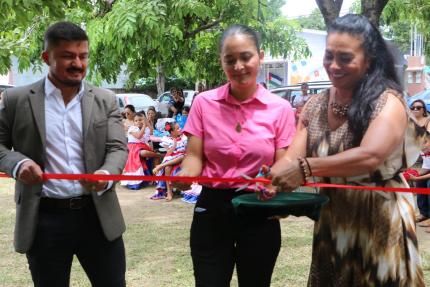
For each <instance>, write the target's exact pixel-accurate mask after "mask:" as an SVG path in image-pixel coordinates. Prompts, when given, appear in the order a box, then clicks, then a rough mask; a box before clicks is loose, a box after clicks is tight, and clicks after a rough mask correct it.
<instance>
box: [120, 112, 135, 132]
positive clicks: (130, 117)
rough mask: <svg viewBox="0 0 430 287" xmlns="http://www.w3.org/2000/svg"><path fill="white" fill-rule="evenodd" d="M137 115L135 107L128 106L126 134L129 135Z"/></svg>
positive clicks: (125, 122) (125, 120) (125, 121)
mask: <svg viewBox="0 0 430 287" xmlns="http://www.w3.org/2000/svg"><path fill="white" fill-rule="evenodd" d="M135 113H136V109H135V108H134V106H133V105H126V106H125V107H124V116H125V118H124V120H123V124H124V132H125V134H126V135H127V132H128V129H129V128H130V127H131V126H133V125H134V114H135Z"/></svg>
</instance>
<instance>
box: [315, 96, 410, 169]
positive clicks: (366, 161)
mask: <svg viewBox="0 0 430 287" xmlns="http://www.w3.org/2000/svg"><path fill="white" fill-rule="evenodd" d="M406 126H407V116H406V113H405V110H404V106H403V104H402V103H401V102H400V100H399V99H397V98H396V97H395V96H393V95H390V96H389V97H388V99H387V103H386V105H385V106H384V108H383V109H382V111H381V112H380V114H379V115H378V116H377V117H376V118H375V119H374V120H373V121H372V122H371V123H370V125H369V128H368V129H367V131H366V133H365V134H364V136H363V139H362V141H361V143H360V146H358V147H356V148H352V149H349V150H347V151H344V152H341V153H338V154H336V155H333V156H328V157H324V158H309V159H308V161H309V164H310V166H311V169H312V173H313V174H314V175H316V176H338V177H347V176H354V175H360V174H364V173H367V172H372V171H374V170H375V169H376V168H377V167H378V166H379V165H380V164H382V163H383V162H384V160H385V159H386V158H387V157H388V156H389V155H390V154H391V153H392V152H393V151H394V150H395V149H396V148H398V147H399V145H400V144H401V143H402V141H403V138H404V134H405V130H406Z"/></svg>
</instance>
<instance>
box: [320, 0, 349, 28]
mask: <svg viewBox="0 0 430 287" xmlns="http://www.w3.org/2000/svg"><path fill="white" fill-rule="evenodd" d="M315 2H317V5H318V8H319V9H320V11H321V14H322V15H323V17H324V22H325V25H326V27H328V26H329V25H330V23H331V22H332V21H333V20H334V19H336V18H337V17H339V12H340V8H342V3H343V0H315Z"/></svg>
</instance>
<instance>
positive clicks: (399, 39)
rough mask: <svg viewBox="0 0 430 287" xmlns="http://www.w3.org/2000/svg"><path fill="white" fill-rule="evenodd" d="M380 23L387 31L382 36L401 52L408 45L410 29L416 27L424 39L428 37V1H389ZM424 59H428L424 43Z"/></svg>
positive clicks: (429, 11) (429, 20)
mask: <svg viewBox="0 0 430 287" xmlns="http://www.w3.org/2000/svg"><path fill="white" fill-rule="evenodd" d="M382 21H383V22H384V23H385V25H387V27H388V29H386V30H387V31H385V33H384V35H385V36H387V37H389V38H391V39H393V41H394V42H395V43H396V44H397V45H398V46H399V48H400V49H401V50H403V51H407V50H408V49H409V45H410V41H411V39H410V29H411V27H413V26H415V25H416V27H417V30H418V32H420V33H421V34H422V35H423V36H424V38H425V39H429V37H430V30H429V29H430V26H429V23H430V0H408V1H401V0H391V1H389V2H388V4H387V6H385V9H384V11H383V13H382ZM425 46H426V47H425V49H424V51H425V53H426V57H427V58H429V57H430V51H429V49H428V44H427V43H425Z"/></svg>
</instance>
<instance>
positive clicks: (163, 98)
mask: <svg viewBox="0 0 430 287" xmlns="http://www.w3.org/2000/svg"><path fill="white" fill-rule="evenodd" d="M183 92H184V97H185V104H184V106H191V102H192V101H193V97H194V94H195V93H196V92H195V91H193V90H183ZM171 99H172V96H171V95H170V92H169V91H167V92H164V93H162V94H159V95H158V96H157V101H158V102H159V103H166V104H168V103H169V102H170V100H171Z"/></svg>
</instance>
